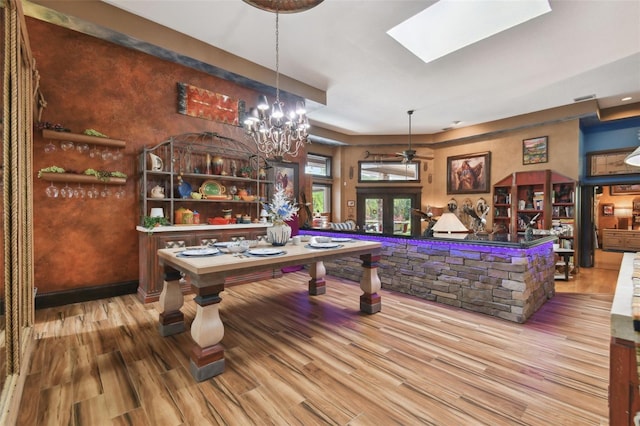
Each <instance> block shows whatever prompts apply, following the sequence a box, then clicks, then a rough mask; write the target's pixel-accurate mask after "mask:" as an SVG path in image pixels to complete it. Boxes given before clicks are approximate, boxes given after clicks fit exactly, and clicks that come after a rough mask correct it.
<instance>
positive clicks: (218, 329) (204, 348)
mask: <svg viewBox="0 0 640 426" xmlns="http://www.w3.org/2000/svg"><path fill="white" fill-rule="evenodd" d="M220 281H221V282H219V283H217V284H214V285H208V286H207V287H197V286H195V285H193V286H192V287H191V288H192V290H193V292H194V293H195V294H196V297H195V298H194V301H195V302H196V304H197V305H198V306H197V307H196V316H195V318H194V320H193V323H192V324H191V337H192V338H193V341H194V342H195V343H196V344H195V346H194V347H193V349H192V350H191V354H190V358H191V361H190V362H189V368H190V371H191V375H192V376H193V377H194V379H196V380H197V381H199V382H201V381H203V380H207V379H210V378H211V377H213V376H217V375H218V374H221V373H222V372H224V365H225V362H224V348H223V347H222V345H220V341H221V340H222V337H223V336H224V326H223V325H222V320H220V312H219V307H220V302H221V301H222V299H221V298H220V292H222V291H223V290H224V278H221V279H220Z"/></svg>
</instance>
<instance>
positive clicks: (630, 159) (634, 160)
mask: <svg viewBox="0 0 640 426" xmlns="http://www.w3.org/2000/svg"><path fill="white" fill-rule="evenodd" d="M624 162H625V164H628V165H630V166H635V167H640V146H639V147H637V148H636V149H635V150H634V151H633V152H632V153H631V154H629V155H627V158H625V159H624Z"/></svg>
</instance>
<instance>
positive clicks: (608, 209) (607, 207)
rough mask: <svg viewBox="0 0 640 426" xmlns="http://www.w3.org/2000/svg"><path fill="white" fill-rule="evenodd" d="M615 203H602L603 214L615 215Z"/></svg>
mask: <svg viewBox="0 0 640 426" xmlns="http://www.w3.org/2000/svg"><path fill="white" fill-rule="evenodd" d="M614 208H615V207H614V205H613V204H609V203H607V204H603V205H602V216H613V212H614Z"/></svg>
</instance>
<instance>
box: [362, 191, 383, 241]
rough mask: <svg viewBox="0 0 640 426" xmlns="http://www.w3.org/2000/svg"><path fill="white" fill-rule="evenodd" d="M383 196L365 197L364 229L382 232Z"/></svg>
mask: <svg viewBox="0 0 640 426" xmlns="http://www.w3.org/2000/svg"><path fill="white" fill-rule="evenodd" d="M382 207H383V202H382V198H366V199H365V208H366V210H365V217H364V219H365V220H364V222H365V223H364V231H365V232H369V233H375V234H381V233H382V213H383V211H382Z"/></svg>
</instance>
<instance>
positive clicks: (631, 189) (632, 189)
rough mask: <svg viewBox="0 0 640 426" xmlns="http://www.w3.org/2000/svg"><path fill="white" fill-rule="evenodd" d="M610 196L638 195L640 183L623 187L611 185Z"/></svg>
mask: <svg viewBox="0 0 640 426" xmlns="http://www.w3.org/2000/svg"><path fill="white" fill-rule="evenodd" d="M609 192H610V193H611V195H634V194H640V183H631V184H623V185H611V186H610V187H609Z"/></svg>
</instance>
